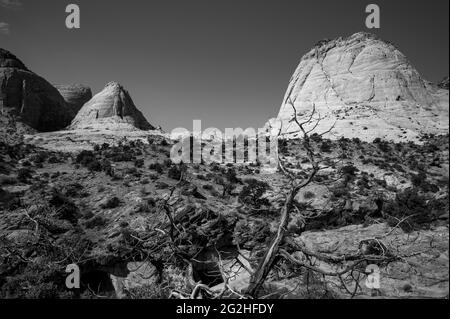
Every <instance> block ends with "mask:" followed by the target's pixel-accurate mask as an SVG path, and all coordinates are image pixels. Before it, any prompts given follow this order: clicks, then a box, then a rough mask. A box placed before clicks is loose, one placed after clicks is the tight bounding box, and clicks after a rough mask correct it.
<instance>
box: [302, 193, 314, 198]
mask: <svg viewBox="0 0 450 319" xmlns="http://www.w3.org/2000/svg"><path fill="white" fill-rule="evenodd" d="M314 197H316V194H314V193H313V192H310V191H306V192H305V193H304V194H303V198H304V199H312V198H314Z"/></svg>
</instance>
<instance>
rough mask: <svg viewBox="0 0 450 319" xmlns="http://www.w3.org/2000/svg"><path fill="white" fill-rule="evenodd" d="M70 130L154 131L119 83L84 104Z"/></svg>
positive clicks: (113, 84) (112, 84)
mask: <svg viewBox="0 0 450 319" xmlns="http://www.w3.org/2000/svg"><path fill="white" fill-rule="evenodd" d="M70 128H71V129H88V128H107V129H122V128H125V129H127V128H129V129H133V128H137V129H141V130H152V129H154V127H153V126H152V125H150V124H149V123H148V122H147V120H146V119H145V117H144V115H143V114H142V113H141V112H140V111H139V110H138V109H137V108H136V106H135V105H134V103H133V100H132V99H131V97H130V95H129V93H128V92H127V91H126V90H125V89H124V88H123V87H122V86H121V85H120V84H119V83H117V82H111V83H108V84H107V85H106V87H105V88H104V89H103V90H102V91H101V92H100V93H98V94H96V95H95V96H94V97H93V98H92V99H91V100H90V101H89V102H87V103H86V104H84V106H83V107H82V108H81V110H80V111H79V112H78V114H77V116H76V117H75V119H74V120H73V121H72V124H71V126H70Z"/></svg>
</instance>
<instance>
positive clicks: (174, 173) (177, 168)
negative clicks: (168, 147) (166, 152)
mask: <svg viewBox="0 0 450 319" xmlns="http://www.w3.org/2000/svg"><path fill="white" fill-rule="evenodd" d="M185 171H186V166H185V165H184V164H183V163H180V164H178V165H172V166H171V167H170V168H169V171H168V172H167V175H168V176H169V178H172V179H175V180H180V179H181V177H182V176H183V173H184V172H185Z"/></svg>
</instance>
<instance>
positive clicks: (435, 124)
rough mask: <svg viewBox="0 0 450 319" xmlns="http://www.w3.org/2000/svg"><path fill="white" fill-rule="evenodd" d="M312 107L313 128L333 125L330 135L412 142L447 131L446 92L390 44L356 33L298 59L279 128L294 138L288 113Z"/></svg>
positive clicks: (324, 43)
mask: <svg viewBox="0 0 450 319" xmlns="http://www.w3.org/2000/svg"><path fill="white" fill-rule="evenodd" d="M313 109H315V110H316V115H315V119H319V118H320V121H319V124H318V126H317V127H315V130H314V132H317V133H321V132H324V131H327V130H329V129H330V128H332V127H333V125H334V127H333V129H332V130H331V132H330V134H328V137H330V138H339V137H341V136H345V137H348V138H353V137H359V138H361V139H363V140H367V141H372V140H373V139H374V138H377V137H379V138H382V139H387V140H394V141H407V140H417V139H418V138H419V136H420V135H421V134H423V133H435V134H441V133H447V132H448V123H449V122H448V120H449V117H448V114H449V92H448V90H444V89H442V88H440V87H439V86H437V85H434V84H432V83H430V82H427V81H425V80H424V79H423V78H422V77H421V76H420V74H419V72H418V71H417V70H416V69H415V68H414V67H413V66H412V65H411V64H410V63H409V61H408V60H407V59H406V57H405V56H404V55H403V54H402V53H401V52H400V51H399V50H398V49H397V48H396V47H395V46H394V45H393V44H391V43H387V42H384V41H382V40H380V39H379V38H377V37H376V36H375V35H372V34H368V33H356V34H354V35H352V36H350V37H347V38H338V39H335V40H323V41H320V42H319V43H317V44H316V45H315V47H314V48H313V49H312V50H311V51H309V52H308V53H307V54H305V55H304V56H303V57H302V59H301V61H300V64H299V66H298V67H297V69H296V70H295V72H294V75H293V76H292V78H291V80H290V83H289V86H288V89H287V92H286V95H285V97H284V99H283V102H282V105H281V109H280V112H279V115H278V118H279V119H281V120H282V123H283V131H284V132H291V133H292V135H291V136H294V137H295V136H297V134H294V132H295V131H296V130H297V128H296V126H295V125H294V123H293V122H292V121H291V120H292V117H293V114H294V112H297V114H299V115H300V116H306V115H309V114H311V111H312V110H313ZM294 110H295V111H294ZM316 122H317V121H313V122H312V123H311V125H310V128H311V129H312V128H314V125H315V124H316Z"/></svg>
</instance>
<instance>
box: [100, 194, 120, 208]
mask: <svg viewBox="0 0 450 319" xmlns="http://www.w3.org/2000/svg"><path fill="white" fill-rule="evenodd" d="M119 205H120V199H118V198H117V197H115V196H114V197H111V198H110V199H108V200H107V201H106V202H105V203H103V204H102V205H100V207H101V208H103V209H112V208H116V207H118V206H119Z"/></svg>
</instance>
